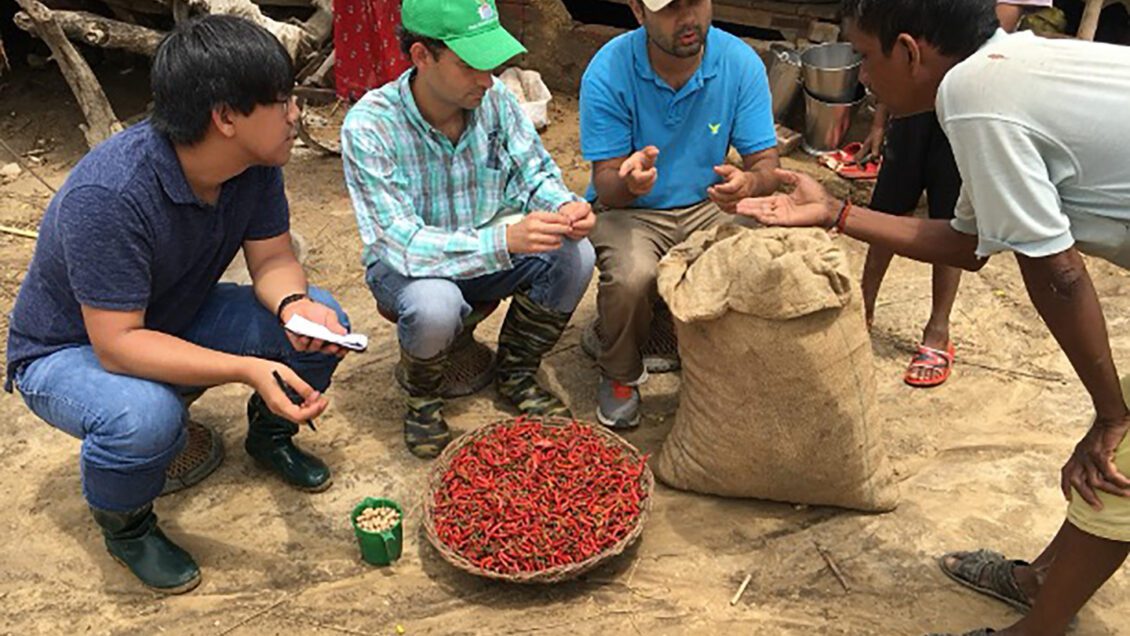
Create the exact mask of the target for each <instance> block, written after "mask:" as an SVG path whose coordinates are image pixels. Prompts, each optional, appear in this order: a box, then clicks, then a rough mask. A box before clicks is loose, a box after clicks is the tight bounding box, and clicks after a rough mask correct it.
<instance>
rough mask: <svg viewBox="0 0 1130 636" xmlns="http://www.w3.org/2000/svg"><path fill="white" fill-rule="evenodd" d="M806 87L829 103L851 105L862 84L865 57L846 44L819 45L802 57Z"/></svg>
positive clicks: (808, 50) (806, 51)
mask: <svg viewBox="0 0 1130 636" xmlns="http://www.w3.org/2000/svg"><path fill="white" fill-rule="evenodd" d="M800 61H801V65H802V66H803V67H804V88H805V90H807V91H808V92H809V93H811V94H812V95H814V96H816V97H818V98H819V99H821V100H823V101H826V102H833V103H844V102H850V101H852V99H853V96H854V95H855V87H856V85H857V84H859V67H860V65H861V64H862V63H863V58H862V57H861V56H860V55H859V54H858V53H856V52H855V51H854V50H852V48H851V45H850V44H848V43H847V42H834V43H831V44H819V45H817V46H812V47H809V48H807V49H805V50H804V52H803V53H801V55H800Z"/></svg>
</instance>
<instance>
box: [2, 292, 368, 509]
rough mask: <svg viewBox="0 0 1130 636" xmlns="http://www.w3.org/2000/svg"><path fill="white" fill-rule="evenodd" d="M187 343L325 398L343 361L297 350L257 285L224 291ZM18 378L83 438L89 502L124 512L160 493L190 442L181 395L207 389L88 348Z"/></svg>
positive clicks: (52, 420) (37, 409)
mask: <svg viewBox="0 0 1130 636" xmlns="http://www.w3.org/2000/svg"><path fill="white" fill-rule="evenodd" d="M310 297H311V298H313V299H314V300H316V301H318V302H320V303H322V304H324V305H327V306H329V307H332V308H333V309H334V310H336V311H337V315H338V320H340V321H341V324H342V325H345V326H346V328H348V324H349V323H348V318H347V317H346V315H345V312H344V311H342V309H341V307H340V306H339V305H338V304H337V301H335V300H334V299H333V297H332V296H330V294H329V292H326V291H324V290H321V289H317V288H314V287H311V288H310ZM181 337H183V338H184V339H185V340H188V341H189V342H192V343H195V344H197V345H200V346H202V347H206V348H208V349H213V350H216V351H223V352H226V353H231V354H235V355H242V356H255V357H260V358H267V359H271V360H277V361H280V362H283V363H284V364H286V365H288V366H290V367H291V368H292V369H294V371H295V373H297V374H298V375H299V376H300V377H302V379H303V380H306V382H308V383H309V384H310V385H311V386H313V387H314V388H316V389H318V390H319V391H324V390H325V389H326V388H327V387H329V385H330V376H332V375H333V372H334V369H335V368H336V367H337V363H338V358H337V357H335V356H330V355H325V354H321V353H302V352H298V351H295V350H294V348H293V347H292V346H291V344H290V341H289V340H288V339H287V337H286V334H285V332H284V331H283V329H282V327H281V326H280V325H279V322H278V320H277V319H276V318H275V316H274V314H272V313H271V312H270V311H269V310H267V309H266V308H265V307H263V305H262V304H260V303H259V300H258V299H257V298H256V297H255V293H254V292H253V291H252V289H251V287H247V286H239V285H233V284H230V283H225V284H220V285H217V286H216V288H215V290H213V292H212V294H211V295H210V296H209V297H208V299H207V301H205V303H204V306H203V307H202V308H201V309H200V311H199V312H198V313H197V315H196V320H195V321H194V322H193V324H192V326H191V327H189V329H188V331H187V332H185V333H183V334H181ZM15 380H16V386H17V388H18V389H19V392H20V395H22V396H23V398H24V402H26V403H27V405H28V407H29V408H30V409H31V410H32V412H33V413H35V414H36V415H38V416H39V417H41V418H42V419H44V420H46V421H47V423H48V424H50V425H52V426H54V427H55V428H57V429H59V430H61V431H63V432H65V433H67V434H69V435H72V436H74V437H77V438H78V439H81V440H82V452H81V456H80V465H81V469H82V490H83V495H84V496H85V497H86V501H87V502H88V503H89V504H90V505H91V506H94V507H95V508H100V509H102V510H112V511H116V512H124V511H128V510H134V509H136V508H140V507H141V506H144V505H145V504H147V503H149V502H150V501H152V500H153V499H155V498H156V497H157V495H158V494H160V492H161V489H162V488H163V487H164V485H165V469H166V468H168V466H169V464H170V463H171V462H172V461H173V458H174V457H175V456H176V454H177V453H179V452H180V451H181V449H182V448H183V447H184V444H185V441H186V432H185V425H184V424H185V418H186V411H185V407H184V403H183V402H182V397H184V396H187V395H189V394H192V393H198V392H200V391H201V390H202V389H203V387H182V386H173V385H169V384H164V383H161V382H154V381H152V380H145V379H142V378H137V377H133V376H127V375H117V374H114V373H110V372H108V371H106V370H105V369H103V368H102V365H101V364H100V363H99V362H98V357H97V356H96V355H95V354H94V349H93V348H91V347H90V346H89V345H87V346H76V347H71V348H68V349H63V350H62V351H57V352H55V353H53V354H51V355H48V356H44V357H42V358H39V359H36V360H34V361H32V362H31V363H30V364H27V365H25V366H24V367H22V368H21V369H19V370H17V372H16V377H15Z"/></svg>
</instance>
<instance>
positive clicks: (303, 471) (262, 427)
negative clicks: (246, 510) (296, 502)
mask: <svg viewBox="0 0 1130 636" xmlns="http://www.w3.org/2000/svg"><path fill="white" fill-rule="evenodd" d="M247 424H248V427H247V441H246V442H244V444H243V448H244V450H246V451H247V454H248V455H250V456H251V457H252V459H254V460H255V462H256V463H257V464H259V465H260V466H262V467H263V468H266V469H267V470H269V471H271V472H273V473H275V474H277V475H278V476H280V477H282V478H283V481H285V482H286V483H288V484H290V485H292V486H294V487H295V488H298V489H299V490H305V491H307V492H322V491H323V490H325V489H327V488H329V487H330V486H331V485H333V479H332V478H331V475H330V469H329V467H328V466H326V464H325V463H324V462H323V461H322V460H320V459H318V458H317V457H314V456H313V455H311V454H309V453H306V452H305V451H303V450H302V449H301V448H298V447H297V446H295V445H294V442H293V441H292V440H291V438H292V437H294V435H295V433H297V432H298V425H297V424H295V423H293V422H291V421H290V420H287V419H286V418H283V417H279V416H278V415H275V414H274V413H272V412H271V409H269V408H267V403H266V402H264V401H263V398H261V397H259V394H258V393H253V394H252V395H251V399H250V400H248V401H247Z"/></svg>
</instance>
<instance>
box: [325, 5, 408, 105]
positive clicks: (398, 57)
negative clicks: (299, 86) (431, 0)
mask: <svg viewBox="0 0 1130 636" xmlns="http://www.w3.org/2000/svg"><path fill="white" fill-rule="evenodd" d="M398 26H400V0H334V83H335V85H336V86H337V94H338V96H339V97H341V98H342V99H348V100H350V101H356V100H358V99H360V98H361V96H362V95H364V94H365V92H366V91H369V90H371V89H374V88H377V87H379V86H383V85H384V84H386V83H388V82H389V81H391V80H394V79H396V78H397V77H399V76H400V74H401V73H403V72H404V71H405V70H407V69H408V67H409V66H410V63H409V62H408V59H407V58H406V57H405V56H404V54H403V53H401V52H400V42H399V41H398V40H397V37H396V30H397V27H398Z"/></svg>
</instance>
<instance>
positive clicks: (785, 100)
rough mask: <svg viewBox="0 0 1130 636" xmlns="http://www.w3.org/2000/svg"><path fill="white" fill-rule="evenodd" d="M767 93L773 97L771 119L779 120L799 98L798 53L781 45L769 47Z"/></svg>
mask: <svg viewBox="0 0 1130 636" xmlns="http://www.w3.org/2000/svg"><path fill="white" fill-rule="evenodd" d="M769 53H770V55H772V58H771V59H770V64H769V92H770V93H771V94H772V96H773V119H774V120H780V119H781V118H782V117H783V116H784V115H785V114H786V113H788V112H789V109H790V108H791V107H792V105H793V104H794V103H796V99H797V97H799V96H800V89H801V80H800V52H798V51H797V50H796V49H793V48H789V47H787V46H785V45H783V44H772V45H770V46H769Z"/></svg>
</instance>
